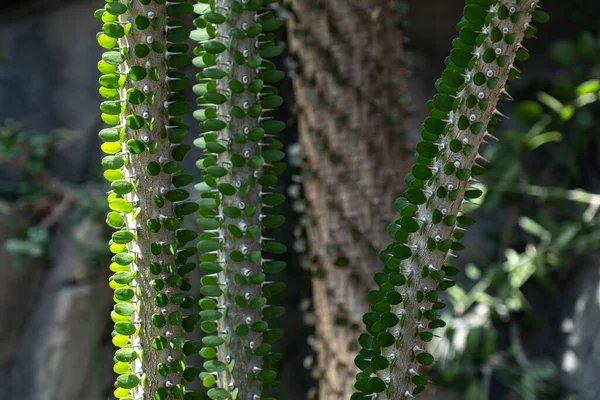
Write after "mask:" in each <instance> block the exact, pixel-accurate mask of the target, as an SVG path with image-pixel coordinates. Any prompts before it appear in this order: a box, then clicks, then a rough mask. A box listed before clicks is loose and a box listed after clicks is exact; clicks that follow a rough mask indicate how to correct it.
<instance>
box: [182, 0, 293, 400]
mask: <svg viewBox="0 0 600 400" xmlns="http://www.w3.org/2000/svg"><path fill="white" fill-rule="evenodd" d="M271 3H275V1H274V0H239V1H238V0H216V1H214V0H212V1H209V0H198V1H197V4H196V5H195V7H194V8H195V12H196V13H197V14H198V15H199V16H198V18H196V19H195V20H194V24H195V26H196V27H197V29H196V30H195V31H194V32H192V38H193V39H195V40H197V41H198V42H199V45H198V47H197V48H196V49H195V50H194V55H195V56H196V57H195V59H194V61H193V62H194V65H196V66H197V67H199V68H200V69H201V71H200V72H199V73H198V74H197V76H196V78H197V80H198V83H197V84H196V85H195V86H194V92H195V93H196V94H197V95H198V96H199V97H198V101H197V103H198V105H199V106H200V108H199V109H198V110H196V111H195V112H194V116H195V118H196V119H197V120H199V121H201V122H200V127H201V129H202V131H203V132H204V133H203V134H202V135H201V136H200V137H199V138H198V139H196V140H195V142H194V144H195V145H196V146H198V147H200V148H201V149H203V151H204V154H205V156H204V158H202V159H201V160H199V161H198V163H197V165H198V167H199V168H201V169H202V172H203V176H204V180H203V182H201V183H199V184H197V185H196V188H197V189H198V190H199V191H200V197H201V198H200V201H199V202H198V204H199V205H200V218H199V219H198V224H199V226H200V227H201V228H202V230H203V232H202V233H201V235H200V241H199V244H198V248H199V250H200V252H201V256H200V261H201V264H200V269H201V270H202V271H203V272H204V276H203V277H202V287H201V289H200V290H201V293H202V295H204V298H203V299H202V300H201V301H200V306H201V308H202V311H201V312H200V316H201V318H202V322H201V328H202V330H203V331H204V332H205V333H207V334H209V335H208V336H206V337H204V339H203V344H204V347H203V348H202V349H201V351H200V355H201V356H202V357H204V358H205V359H206V360H207V361H205V362H204V372H203V373H202V374H201V375H200V377H201V379H202V381H203V383H204V386H205V387H212V388H211V389H210V390H209V391H208V395H209V397H210V398H212V399H228V398H234V399H235V398H238V399H266V397H263V393H265V392H267V391H269V390H270V389H272V388H273V387H275V386H276V381H275V378H276V372H275V370H274V364H275V363H276V362H277V361H278V360H279V358H280V354H279V353H274V352H273V351H272V349H271V343H272V342H273V341H274V340H275V339H277V338H278V337H280V336H281V335H282V333H283V332H282V331H281V330H280V329H270V328H269V324H268V323H267V321H265V319H267V320H268V319H270V318H275V317H278V316H280V315H282V314H283V312H284V310H283V308H282V307H277V306H274V305H272V301H273V298H274V296H276V295H277V294H279V293H280V292H281V291H282V290H283V289H284V284H283V283H276V282H269V281H267V280H266V274H268V273H273V272H279V271H281V270H282V269H283V268H284V267H285V263H284V262H282V261H274V260H269V259H266V258H265V257H266V255H265V253H268V254H280V253H283V252H284V251H285V250H286V249H285V246H284V245H283V244H281V243H279V242H277V241H275V240H273V239H270V238H268V237H266V236H264V235H265V234H267V233H268V231H269V230H271V229H272V228H276V227H278V226H280V225H281V224H282V223H283V222H284V218H283V217H282V216H281V215H279V209H278V206H279V205H280V204H282V203H283V201H284V196H283V195H282V194H279V193H275V192H274V191H273V187H274V186H275V185H276V184H277V177H276V176H277V174H279V173H280V172H282V171H283V170H284V169H285V164H284V163H283V162H281V160H282V159H283V158H284V153H283V152H282V151H281V149H282V148H283V144H282V143H281V142H280V141H278V140H276V139H275V134H276V133H278V132H281V131H282V130H283V129H284V128H285V123H284V122H282V121H278V120H275V119H273V117H271V116H269V115H270V114H271V111H272V110H273V109H275V108H276V107H278V106H279V105H280V104H281V103H282V101H283V100H282V98H281V97H280V96H278V95H277V89H276V88H275V87H273V86H271V84H272V83H275V82H277V81H279V80H281V79H282V78H283V72H281V71H278V70H277V69H276V67H275V65H274V64H273V63H271V62H269V61H267V60H266V58H268V57H273V56H277V55H278V54H280V53H281V51H282V49H281V48H280V47H279V46H276V45H275V44H274V34H273V33H270V31H273V30H275V29H277V28H278V27H279V26H280V25H281V24H282V21H281V20H280V19H278V18H275V17H274V16H273V14H272V12H271V11H269V10H268V9H265V6H267V5H268V4H271ZM213 386H215V387H213Z"/></svg>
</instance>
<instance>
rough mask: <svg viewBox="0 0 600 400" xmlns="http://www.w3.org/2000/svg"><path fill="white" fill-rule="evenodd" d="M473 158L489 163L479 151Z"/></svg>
mask: <svg viewBox="0 0 600 400" xmlns="http://www.w3.org/2000/svg"><path fill="white" fill-rule="evenodd" d="M475 160H483V161H485V162H486V163H489V161H488V160H487V159H486V158H485V157H483V156H482V155H481V154H479V153H477V156H475Z"/></svg>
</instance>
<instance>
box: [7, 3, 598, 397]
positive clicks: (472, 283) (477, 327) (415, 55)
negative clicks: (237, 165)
mask: <svg viewBox="0 0 600 400" xmlns="http://www.w3.org/2000/svg"><path fill="white" fill-rule="evenodd" d="M541 4H542V7H543V8H544V9H545V10H546V11H548V12H549V13H550V15H551V21H550V22H549V23H548V24H545V25H543V26H540V30H539V32H538V35H537V36H538V40H531V41H528V42H527V43H525V47H527V48H528V50H529V53H530V59H529V60H528V61H527V63H525V65H523V72H524V74H523V78H522V79H520V80H518V81H516V82H514V84H512V85H511V88H510V90H509V91H510V93H511V95H512V96H513V97H514V98H515V101H514V102H510V103H509V102H504V103H502V104H501V105H500V106H499V109H500V110H501V111H502V112H503V113H504V114H506V115H507V116H508V117H509V119H507V120H505V121H503V122H502V123H501V124H500V125H499V127H498V129H497V130H496V132H495V135H496V136H498V137H499V138H500V139H501V140H500V141H499V142H498V143H493V144H490V145H488V146H486V148H485V150H484V152H483V155H484V157H485V158H487V159H488V160H489V161H490V166H489V171H488V172H487V173H486V174H485V175H484V177H483V179H482V183H481V184H480V186H481V188H482V190H484V192H485V196H484V197H483V199H482V201H480V202H479V204H476V205H474V206H473V216H474V217H475V219H476V220H477V224H475V225H474V227H473V229H471V230H470V231H469V232H468V233H467V235H466V237H465V239H464V240H463V244H465V246H466V249H465V251H463V252H462V253H460V256H459V258H458V259H457V261H456V263H455V265H456V266H457V267H458V268H459V269H460V270H461V274H460V275H459V277H458V284H457V285H456V286H455V287H453V288H451V289H450V290H448V292H447V296H446V301H447V303H448V304H449V307H447V309H446V310H445V312H446V314H447V315H446V318H444V319H445V320H446V321H450V322H449V324H448V326H447V327H446V329H445V331H444V332H439V334H440V336H441V338H440V339H437V340H434V341H433V342H432V351H433V352H434V354H435V355H436V359H437V362H436V364H435V366H434V367H433V369H432V371H431V374H432V380H433V382H434V384H433V385H430V388H429V390H428V392H427V393H425V394H423V395H422V398H424V399H427V398H431V399H468V400H483V399H531V400H534V399H535V400H538V399H539V400H541V399H544V400H545V399H569V400H575V399H578V400H597V399H600V380H599V379H597V377H598V371H600V339H598V335H597V332H598V330H599V329H600V265H599V264H600V251H599V250H600V249H599V248H600V229H598V223H599V221H600V216H599V214H598V211H599V208H600V130H599V128H598V127H599V126H600V112H599V111H600V95H599V94H600V4H599V3H598V2H596V1H590V0H569V1H564V0H544V1H542V2H541ZM103 5H104V2H103V1H102V0H85V1H84V0H70V1H67V0H44V1H41V0H29V1H27V2H7V1H2V2H0V11H1V13H0V19H1V23H0V104H2V107H1V108H0V269H1V273H2V278H1V279H0V338H1V340H0V393H2V395H0V398H1V399H20V400H55V399H56V400H99V399H108V398H111V397H110V396H111V393H112V390H113V389H114V387H113V382H114V376H113V373H112V357H113V354H114V349H113V346H112V344H111V342H110V333H111V331H112V322H111V320H110V317H109V315H110V310H111V309H112V306H113V302H112V294H111V290H110V289H109V287H108V283H107V281H108V277H109V276H110V271H109V270H108V268H107V267H108V264H109V259H110V253H109V251H108V247H107V245H106V243H107V241H108V239H109V237H110V232H109V230H108V228H107V227H106V226H105V224H104V219H105V214H106V200H105V193H106V191H107V190H108V186H107V184H106V183H105V182H103V180H102V171H101V167H100V159H101V158H102V157H103V154H102V152H101V150H100V141H99V139H98V136H97V133H98V131H99V130H100V129H101V128H102V127H103V123H102V121H101V120H100V112H99V109H98V106H99V103H100V101H101V98H100V96H99V94H98V77H99V75H100V74H99V72H97V69H96V63H97V62H98V60H100V56H101V53H102V49H101V48H100V47H99V46H98V45H97V43H96V40H95V34H96V32H97V31H98V30H99V29H100V26H99V24H98V23H97V21H96V20H94V18H93V12H94V10H96V9H98V8H101V7H103ZM463 5H464V2H463V1H462V0H430V1H412V0H406V1H395V0H365V1H361V2H359V1H354V0H314V1H313V0H311V1H308V2H307V1H303V0H286V1H285V2H284V4H283V5H282V6H281V7H278V10H277V11H278V12H279V15H280V16H282V17H284V18H286V19H287V20H288V25H287V28H283V29H282V30H281V31H280V32H279V33H278V35H279V38H280V40H281V41H282V42H283V43H287V44H286V53H285V55H284V56H282V57H280V58H279V59H278V60H277V61H276V62H277V63H278V64H279V65H280V67H281V68H282V69H284V70H286V72H287V73H288V77H287V78H286V79H285V80H284V81H283V82H282V83H281V84H280V91H281V92H282V93H283V96H284V98H285V103H284V106H283V107H282V110H281V112H280V113H281V115H280V118H283V119H285V120H286V121H287V122H288V129H287V130H286V131H285V132H284V133H283V134H282V137H281V139H282V141H284V143H285V144H286V151H287V155H288V157H287V159H288V161H289V162H290V167H289V168H288V170H287V172H286V173H285V174H284V178H285V179H282V180H281V181H280V187H279V189H280V190H281V191H282V192H285V193H287V194H288V195H289V196H288V197H289V201H288V204H287V205H286V207H287V208H286V214H287V222H286V225H285V226H284V227H283V228H281V229H279V233H278V234H279V235H280V238H279V239H281V240H283V241H284V242H285V243H286V244H287V246H288V248H289V249H290V251H288V253H287V255H286V256H285V259H286V261H288V269H287V270H286V272H284V273H281V274H280V276H278V277H277V279H281V280H283V281H285V282H286V284H287V287H288V290H287V291H286V293H285V294H284V296H283V297H282V302H283V303H284V305H285V306H286V307H287V316H285V317H284V318H283V319H282V321H281V324H282V325H283V326H284V327H285V328H286V337H285V338H284V339H282V340H281V341H280V344H279V346H280V348H281V350H282V351H283V352H284V359H283V360H282V362H281V364H280V370H281V372H280V377H281V382H282V385H281V389H280V391H279V393H278V395H277V398H280V399H305V398H307V396H310V397H311V398H313V399H317V398H320V399H321V400H330V399H341V398H347V396H346V394H347V393H348V391H350V392H351V390H352V388H351V385H352V378H353V376H354V374H355V371H354V367H353V365H352V358H353V352H354V351H356V350H357V349H356V343H355V340H356V338H357V337H358V334H359V333H360V332H361V330H362V327H361V322H360V321H361V316H362V313H363V312H364V310H365V309H366V307H367V306H366V304H367V303H366V299H365V294H366V291H367V290H368V289H369V288H370V287H371V284H372V281H371V279H370V276H371V275H372V272H373V271H375V270H377V269H378V268H379V264H378V261H377V251H378V250H377V249H379V248H381V247H382V246H384V245H385V244H386V242H387V240H388V239H386V233H385V230H386V227H387V224H389V223H390V222H392V221H393V219H395V218H394V214H393V208H392V205H393V201H394V200H395V198H396V197H397V196H398V195H399V194H400V193H401V191H402V189H403V185H404V179H403V177H404V175H405V174H406V173H408V172H409V168H410V166H411V165H412V153H413V147H412V146H413V145H414V143H415V142H416V141H417V140H418V138H419V126H420V124H421V122H422V120H423V118H424V116H425V115H426V113H427V110H426V108H425V103H426V101H427V100H429V99H430V98H431V97H432V96H433V94H434V85H433V84H434V82H435V80H436V79H437V78H438V77H439V75H440V73H441V71H442V70H443V61H444V58H445V57H446V55H447V54H448V52H449V50H450V43H451V40H452V38H454V37H455V36H456V32H455V30H454V26H455V24H456V22H458V20H459V18H460V16H461V10H462V7H463ZM188 72H189V73H190V74H192V73H194V72H193V69H191V68H190V69H189V71H188ZM188 97H189V99H190V102H192V103H193V101H194V98H193V94H192V93H191V90H190V91H189V93H188ZM188 123H189V125H190V126H196V124H195V122H194V121H193V120H191V119H190V120H188ZM597 124H599V125H597ZM192 133H193V130H192ZM190 136H191V137H190V138H188V139H189V140H190V142H191V140H193V138H194V137H193V136H194V135H193V134H192V135H190ZM198 156H199V154H196V157H198ZM194 163H195V159H194V155H190V156H188V159H187V169H188V170H189V171H192V172H193V173H195V174H196V170H195V166H194ZM197 176H199V174H197ZM192 192H193V190H192ZM190 225H191V226H192V225H193V221H191V222H190ZM319 385H320V386H319ZM319 387H320V388H319Z"/></svg>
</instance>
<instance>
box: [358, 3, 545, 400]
mask: <svg viewBox="0 0 600 400" xmlns="http://www.w3.org/2000/svg"><path fill="white" fill-rule="evenodd" d="M536 4H537V1H529V0H528V1H524V0H523V1H519V2H517V3H516V4H514V3H513V2H508V1H504V0H476V1H467V5H466V6H465V8H464V17H463V19H462V20H461V21H460V22H459V24H458V25H457V30H458V32H459V38H457V39H456V40H454V41H453V50H452V51H451V53H450V56H449V57H448V58H447V59H446V70H445V71H444V73H443V74H442V78H441V79H440V80H438V81H437V82H436V88H437V89H438V92H439V94H437V95H436V96H435V97H434V99H433V100H432V101H430V102H429V103H428V110H429V111H430V114H429V117H428V118H427V119H426V120H425V122H424V124H423V125H422V129H421V136H422V137H423V139H424V141H422V142H420V143H418V144H417V155H416V161H417V163H416V166H415V167H414V168H413V173H411V174H408V175H407V177H406V183H407V185H408V189H407V190H406V191H405V192H404V194H403V197H401V198H400V199H398V200H397V202H396V208H397V210H398V212H399V213H400V218H399V219H398V220H396V221H395V222H394V223H393V224H391V225H390V226H389V227H388V232H389V233H390V236H392V238H393V239H394V240H395V241H394V242H392V243H391V244H390V245H389V246H388V247H387V248H386V249H384V250H383V251H382V252H381V253H380V258H381V260H382V261H383V262H384V264H385V268H384V271H383V272H378V273H377V274H376V275H375V278H374V280H375V283H376V284H377V285H378V289H377V290H372V291H370V292H369V300H370V302H371V303H372V306H371V311H370V312H368V313H366V314H365V315H364V317H363V321H364V322H365V325H366V327H367V333H366V334H363V335H361V338H360V340H359V344H360V345H361V347H362V350H361V351H360V354H359V355H358V356H357V357H356V359H355V363H356V365H357V366H358V368H359V369H360V370H361V371H362V372H360V373H359V374H358V375H357V381H356V385H355V388H356V389H357V390H358V392H356V393H355V394H354V395H353V396H352V399H362V398H364V397H369V396H376V395H377V393H385V394H384V395H385V396H386V398H399V396H403V397H408V398H411V397H413V396H414V395H416V394H418V393H420V392H421V391H423V390H424V387H425V384H426V383H427V378H426V377H424V376H422V375H420V374H419V372H418V368H419V366H420V365H430V364H432V363H433V357H432V356H431V355H430V354H428V353H427V352H426V351H425V350H424V349H423V347H424V345H425V343H426V342H429V341H430V340H431V339H432V336H433V335H432V332H431V331H432V330H433V329H436V328H441V327H444V326H445V325H446V323H445V322H444V321H443V320H441V319H440V317H439V315H438V311H439V310H441V309H443V308H444V307H445V304H444V303H443V302H441V301H439V300H438V296H437V293H436V292H435V290H436V289H437V288H439V289H441V290H447V289H449V288H451V287H452V286H453V285H454V284H455V282H454V281H453V280H451V279H450V278H449V277H450V276H452V275H455V274H456V273H457V272H458V271H457V270H456V268H454V267H451V266H450V265H449V260H448V257H452V256H454V254H453V253H452V251H460V250H462V249H463V246H462V245H461V244H460V243H459V241H460V239H462V237H463V235H464V230H465V228H466V227H467V226H469V225H471V224H473V222H474V221H473V220H472V219H471V218H470V217H467V216H466V215H464V212H465V211H466V210H465V205H466V204H468V203H469V202H470V201H471V200H472V199H476V198H477V197H479V196H480V195H481V192H480V191H479V190H478V189H477V188H476V187H473V186H472V185H473V183H474V182H473V181H474V177H476V176H478V175H481V173H482V172H483V168H482V167H481V166H479V165H478V164H477V163H476V161H477V159H478V157H479V156H478V151H479V147H480V144H481V143H482V141H483V140H484V139H485V138H486V137H491V135H490V133H489V132H492V131H493V127H492V126H491V125H492V124H494V123H495V122H497V120H498V117H499V116H501V114H500V113H498V112H497V111H496V103H497V101H498V100H499V99H500V98H501V97H507V96H508V94H507V93H506V91H505V89H504V88H505V85H506V81H507V80H508V79H514V78H515V77H517V76H518V75H519V71H518V70H517V69H516V68H515V67H514V66H513V62H514V61H515V58H518V59H520V60H523V59H526V58H527V53H526V51H525V50H524V48H522V47H521V45H520V41H521V40H522V39H523V37H524V36H527V37H530V36H532V35H533V33H534V32H535V28H533V26H531V25H530V24H529V22H530V20H531V18H532V16H533V18H535V19H536V20H538V21H545V20H546V19H547V15H546V14H545V13H543V12H541V11H539V10H536V7H537V5H536ZM428 171H429V172H428ZM466 193H468V194H467V195H466V198H467V201H466V202H465V204H463V200H464V199H465V194H466ZM396 293H397V294H396ZM398 294H399V296H398ZM390 295H392V296H390Z"/></svg>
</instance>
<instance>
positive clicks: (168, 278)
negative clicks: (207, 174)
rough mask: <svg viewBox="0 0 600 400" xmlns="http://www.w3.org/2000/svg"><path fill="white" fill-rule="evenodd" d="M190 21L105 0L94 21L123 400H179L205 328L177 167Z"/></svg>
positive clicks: (157, 2) (167, 6)
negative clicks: (196, 302) (198, 330)
mask: <svg viewBox="0 0 600 400" xmlns="http://www.w3.org/2000/svg"><path fill="white" fill-rule="evenodd" d="M191 11H192V10H191V5H189V4H187V3H185V2H181V1H172V2H165V1H164V0H139V1H136V2H131V1H125V0H124V1H108V0H107V4H106V5H105V8H104V9H103V10H98V11H97V12H96V13H95V17H96V18H97V19H98V20H100V21H101V22H103V28H102V32H101V33H99V34H98V36H97V39H98V43H99V44H100V46H102V47H103V48H105V49H106V50H107V51H106V52H105V53H104V54H103V56H102V61H100V63H99V64H98V69H99V70H100V72H101V73H102V74H103V75H102V76H101V77H100V80H99V83H100V85H101V88H100V94H101V95H102V96H103V97H104V98H105V99H106V101H104V102H102V103H101V105H100V110H101V111H102V119H103V121H104V122H105V123H107V124H108V125H109V126H111V127H110V128H107V129H103V130H102V131H101V132H100V133H99V136H100V138H101V139H102V140H103V141H104V143H103V144H102V151H103V152H104V153H106V154H107V156H106V157H105V158H104V159H103V161H102V165H103V167H104V169H105V172H104V177H105V178H106V179H107V180H108V181H109V182H111V189H112V190H111V191H110V192H109V195H108V205H109V208H110V209H111V212H110V213H109V214H108V217H107V224H108V225H109V226H110V227H111V228H113V229H116V232H115V233H114V234H113V235H112V239H111V241H110V243H109V245H110V250H111V252H112V253H113V254H114V256H113V259H112V261H113V262H112V264H111V265H110V269H111V271H113V272H114V275H113V276H112V277H111V279H110V286H111V288H112V289H114V290H115V295H114V299H115V302H116V303H117V304H116V305H115V309H114V311H113V313H112V315H111V317H112V320H113V322H114V323H115V329H114V331H113V343H114V344H115V346H117V347H119V348H120V350H118V351H117V354H116V356H115V367H114V371H115V372H116V373H118V374H119V377H118V378H117V381H116V383H115V386H116V390H115V392H114V395H115V397H117V398H119V399H133V398H155V399H167V398H177V399H179V398H183V396H184V394H185V388H186V386H187V384H188V382H190V381H193V380H194V379H195V378H197V376H198V370H197V369H195V368H193V367H191V366H189V365H187V362H186V356H189V355H193V354H196V353H197V351H195V350H194V349H195V347H194V344H195V342H193V341H188V342H186V341H185V334H186V333H189V332H192V331H193V330H194V326H195V325H196V323H197V322H198V320H199V318H198V317H197V316H196V315H191V316H184V314H183V312H184V311H185V309H187V308H190V307H191V306H192V305H193V298H192V297H191V296H189V295H187V294H186V292H188V291H189V290H190V289H191V284H190V282H189V278H187V277H186V275H187V274H188V273H190V272H192V271H193V270H194V269H195V264H194V263H190V262H188V258H190V257H193V256H194V254H195V253H196V249H195V248H194V247H188V248H186V245H187V244H188V243H189V242H192V241H194V240H195V239H196V237H197V234H196V233H195V232H192V231H189V230H185V229H183V228H182V226H181V223H182V221H183V218H184V216H185V215H187V214H191V213H193V212H195V211H196V210H197V209H198V207H197V206H196V205H195V204H193V203H189V202H186V200H187V198H188V197H189V193H188V192H187V191H185V190H184V189H183V188H182V187H184V186H186V185H187V184H189V183H190V182H191V177H190V176H189V175H186V174H185V173H184V172H183V171H182V169H181V168H180V167H178V165H177V162H179V161H182V160H183V157H184V155H185V154H186V153H187V152H188V151H189V149H190V146H189V145H184V144H180V143H181V142H182V141H183V140H184V138H185V135H186V133H187V130H188V127H187V126H186V125H184V124H183V123H182V122H181V116H182V115H184V114H186V113H187V112H188V111H189V109H190V106H189V104H187V103H186V102H185V100H184V98H183V96H182V95H180V94H179V93H178V92H179V91H181V90H183V89H184V88H185V87H186V86H187V84H188V79H187V78H186V77H185V75H183V74H182V73H180V72H179V71H178V70H177V69H178V68H181V67H183V66H185V65H186V64H188V63H189V62H190V61H191V57H190V56H189V55H188V54H187V52H188V45H186V44H184V43H183V42H184V41H185V39H186V38H187V37H188V36H189V30H188V29H187V27H186V23H185V22H184V21H181V20H180V19H179V18H182V17H185V16H186V15H187V14H189V13H191ZM190 348H191V349H192V350H190ZM144 352H145V353H146V354H145V356H144V354H143V353H144ZM150 352H154V353H155V354H153V355H152V357H150V356H149V355H148V353H150ZM151 362H154V364H151ZM141 382H145V383H144V384H143V385H141V384H140V383H141Z"/></svg>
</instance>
